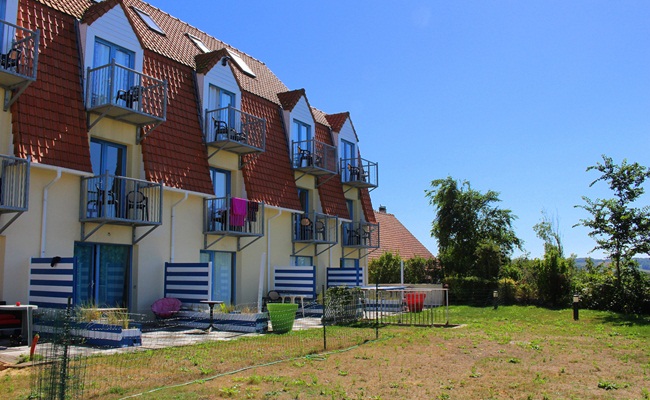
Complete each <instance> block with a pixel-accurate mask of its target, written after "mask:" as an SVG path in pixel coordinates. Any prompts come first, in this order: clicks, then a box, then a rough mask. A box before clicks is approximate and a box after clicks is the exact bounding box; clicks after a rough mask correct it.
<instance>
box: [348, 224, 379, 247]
mask: <svg viewBox="0 0 650 400" xmlns="http://www.w3.org/2000/svg"><path fill="white" fill-rule="evenodd" d="M341 233H342V235H341V237H342V238H343V241H342V246H343V247H354V248H359V249H376V248H379V224H371V223H369V222H346V223H343V224H341Z"/></svg>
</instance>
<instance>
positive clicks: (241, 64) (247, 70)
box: [228, 49, 255, 78]
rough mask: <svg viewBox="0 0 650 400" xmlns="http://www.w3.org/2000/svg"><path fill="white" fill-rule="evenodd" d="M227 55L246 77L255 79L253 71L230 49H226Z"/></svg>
mask: <svg viewBox="0 0 650 400" xmlns="http://www.w3.org/2000/svg"><path fill="white" fill-rule="evenodd" d="M228 54H230V58H231V59H232V60H233V61H234V62H235V63H237V65H239V68H241V70H242V71H243V72H244V73H245V74H246V75H250V76H252V77H253V78H255V73H254V72H253V70H252V69H251V67H249V66H248V64H246V62H245V61H244V60H242V58H241V57H240V56H239V54H237V53H235V52H234V51H232V50H230V49H228Z"/></svg>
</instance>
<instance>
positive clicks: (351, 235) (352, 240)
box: [346, 228, 361, 246]
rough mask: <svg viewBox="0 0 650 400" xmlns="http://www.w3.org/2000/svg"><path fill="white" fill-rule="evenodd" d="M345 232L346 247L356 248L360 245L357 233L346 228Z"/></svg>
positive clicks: (359, 237) (359, 236)
mask: <svg viewBox="0 0 650 400" xmlns="http://www.w3.org/2000/svg"><path fill="white" fill-rule="evenodd" d="M346 231H347V233H348V240H347V243H348V245H350V246H358V245H359V244H360V243H361V235H359V231H358V230H356V229H352V228H347V229H346Z"/></svg>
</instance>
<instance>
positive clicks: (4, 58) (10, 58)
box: [0, 44, 23, 71]
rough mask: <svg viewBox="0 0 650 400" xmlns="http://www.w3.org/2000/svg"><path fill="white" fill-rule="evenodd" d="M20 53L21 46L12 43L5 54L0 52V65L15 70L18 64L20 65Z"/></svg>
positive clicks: (21, 51)
mask: <svg viewBox="0 0 650 400" xmlns="http://www.w3.org/2000/svg"><path fill="white" fill-rule="evenodd" d="M22 54H23V50H22V47H20V46H16V45H15V44H14V45H13V46H12V47H11V49H9V51H8V52H6V53H5V54H0V67H2V68H4V69H7V70H8V69H12V70H14V71H15V70H16V68H17V67H18V65H20V59H21V57H22Z"/></svg>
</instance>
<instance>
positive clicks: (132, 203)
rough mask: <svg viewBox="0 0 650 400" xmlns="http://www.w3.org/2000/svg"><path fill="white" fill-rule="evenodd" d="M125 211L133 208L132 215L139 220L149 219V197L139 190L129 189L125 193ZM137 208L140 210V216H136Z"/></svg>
mask: <svg viewBox="0 0 650 400" xmlns="http://www.w3.org/2000/svg"><path fill="white" fill-rule="evenodd" d="M126 208H127V211H129V210H134V213H133V217H132V218H129V219H135V220H140V221H149V199H148V198H147V196H145V195H144V194H143V193H142V192H140V191H137V192H136V191H135V190H131V191H130V192H129V193H127V194H126ZM138 210H140V211H141V213H142V217H141V218H138Z"/></svg>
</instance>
